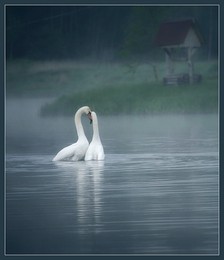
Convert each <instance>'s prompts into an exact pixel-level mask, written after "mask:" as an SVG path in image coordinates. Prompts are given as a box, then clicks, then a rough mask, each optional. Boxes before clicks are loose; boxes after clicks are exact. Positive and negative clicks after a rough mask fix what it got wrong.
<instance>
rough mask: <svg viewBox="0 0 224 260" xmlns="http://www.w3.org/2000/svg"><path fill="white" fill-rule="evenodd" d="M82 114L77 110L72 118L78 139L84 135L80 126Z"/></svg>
mask: <svg viewBox="0 0 224 260" xmlns="http://www.w3.org/2000/svg"><path fill="white" fill-rule="evenodd" d="M82 114H83V111H82V110H78V111H77V112H76V114H75V118H74V121H75V126H76V130H77V135H78V137H83V136H84V137H85V133H84V129H83V126H82V121H81V116H82Z"/></svg>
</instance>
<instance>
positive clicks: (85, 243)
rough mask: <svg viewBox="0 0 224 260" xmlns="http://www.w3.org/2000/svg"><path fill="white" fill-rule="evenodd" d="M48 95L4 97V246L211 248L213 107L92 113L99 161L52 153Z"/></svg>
mask: <svg viewBox="0 0 224 260" xmlns="http://www.w3.org/2000/svg"><path fill="white" fill-rule="evenodd" d="M47 101H49V100H47V99H16V98H14V99H11V98H9V99H7V101H6V174H5V177H6V253H7V254H21V253H22V254H149V255H150V254H165V255H166V254H218V250H219V243H218V234H219V226H218V223H219V222H218V217H219V204H218V202H219V200H218V199H219V191H218V188H219V185H218V181H219V171H218V115H217V114H204V115H154V116H150V115H144V116H137V115H135V116H133V115H127V116H99V118H98V120H99V130H100V136H101V141H102V144H103V146H104V151H105V155H106V158H105V161H102V162H91V161H90V162H84V161H81V162H58V163H54V162H52V158H53V157H54V155H55V154H56V153H57V152H58V151H59V150H60V149H61V148H63V147H65V146H67V145H69V144H71V143H73V142H75V141H76V140H77V135H76V130H75V126H74V121H73V117H44V118H43V117H40V116H39V111H40V107H41V105H42V104H44V103H45V102H47ZM87 105H88V104H87ZM96 112H97V110H96ZM74 113H75V111H74ZM82 122H83V125H84V128H85V132H86V135H87V137H88V139H89V140H91V137H92V125H90V124H89V121H88V119H87V117H84V116H83V118H82Z"/></svg>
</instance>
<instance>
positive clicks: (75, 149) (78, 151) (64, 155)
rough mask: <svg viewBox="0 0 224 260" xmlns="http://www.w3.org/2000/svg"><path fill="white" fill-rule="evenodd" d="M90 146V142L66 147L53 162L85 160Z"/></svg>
mask: <svg viewBox="0 0 224 260" xmlns="http://www.w3.org/2000/svg"><path fill="white" fill-rule="evenodd" d="M88 145H89V144H88V142H77V143H74V144H71V145H69V146H66V147H65V148H63V149H62V150H60V151H59V152H58V153H57V154H56V156H55V157H54V158H53V161H63V160H72V161H79V160H83V159H84V156H85V153H86V150H87V149H88Z"/></svg>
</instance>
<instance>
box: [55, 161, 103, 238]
mask: <svg viewBox="0 0 224 260" xmlns="http://www.w3.org/2000/svg"><path fill="white" fill-rule="evenodd" d="M56 165H57V166H58V167H59V168H60V169H63V168H64V169H63V171H61V177H62V178H66V179H67V181H66V182H67V185H68V186H69V190H70V192H71V194H73V198H74V204H73V205H74V210H73V212H74V215H75V218H76V221H77V222H78V225H77V226H76V228H75V230H74V232H79V233H86V232H88V230H89V228H93V229H94V232H99V230H98V228H99V226H100V222H101V216H102V203H103V202H102V189H103V188H102V182H103V172H104V161H79V162H75V163H74V162H57V163H56ZM65 174H66V175H65ZM69 195H70V194H69ZM76 221H75V222H76Z"/></svg>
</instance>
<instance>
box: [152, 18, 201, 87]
mask: <svg viewBox="0 0 224 260" xmlns="http://www.w3.org/2000/svg"><path fill="white" fill-rule="evenodd" d="M155 44H156V46H158V47H161V48H162V49H163V50H164V52H165V55H166V75H165V76H164V78H163V82H164V84H165V85H179V84H192V83H195V82H199V81H200V80H201V75H199V74H195V72H194V65H193V61H192V56H193V54H194V52H195V50H196V49H197V48H199V47H201V45H202V44H203V38H202V35H201V33H200V31H199V28H198V26H197V23H196V21H195V19H184V20H176V21H168V22H164V23H162V24H161V25H160V27H159V30H158V33H157V35H156V38H155ZM174 61H183V62H186V63H187V65H188V72H186V73H181V74H175V70H174Z"/></svg>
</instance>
